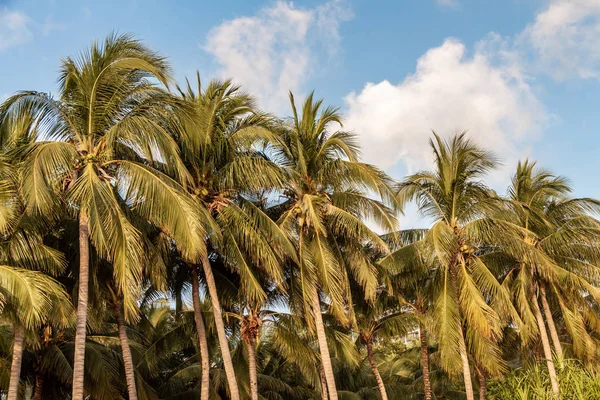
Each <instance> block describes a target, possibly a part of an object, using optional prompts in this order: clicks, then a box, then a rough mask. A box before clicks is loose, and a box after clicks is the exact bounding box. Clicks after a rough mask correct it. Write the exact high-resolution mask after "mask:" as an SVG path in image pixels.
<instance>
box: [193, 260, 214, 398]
mask: <svg viewBox="0 0 600 400" xmlns="http://www.w3.org/2000/svg"><path fill="white" fill-rule="evenodd" d="M192 303H193V306H194V321H195V323H196V333H197V335H198V347H199V348H200V364H201V368H202V371H201V378H200V400H208V396H209V393H210V390H209V389H210V386H209V385H210V360H209V358H208V357H209V355H208V341H207V339H206V327H205V326H204V318H203V317H202V310H201V309H200V282H199V280H198V268H197V266H195V265H194V266H193V267H192Z"/></svg>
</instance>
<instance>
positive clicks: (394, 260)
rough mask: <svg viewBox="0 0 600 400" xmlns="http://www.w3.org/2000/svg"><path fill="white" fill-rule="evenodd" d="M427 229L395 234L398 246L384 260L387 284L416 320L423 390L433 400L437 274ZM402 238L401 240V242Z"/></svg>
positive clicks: (427, 398) (402, 305) (401, 304)
mask: <svg viewBox="0 0 600 400" xmlns="http://www.w3.org/2000/svg"><path fill="white" fill-rule="evenodd" d="M426 233H427V230H425V229H413V230H406V231H401V232H399V235H398V234H397V235H393V236H394V237H393V239H395V240H393V241H392V242H393V244H394V245H395V247H394V249H393V251H392V253H391V254H390V255H388V256H387V257H385V258H384V259H382V260H381V261H380V264H381V265H382V266H384V267H385V268H386V270H387V272H388V274H389V275H391V276H389V277H388V278H387V281H388V285H389V286H390V287H391V289H392V291H393V294H394V296H395V297H396V298H397V299H398V300H399V302H400V306H401V307H402V308H403V309H404V312H406V313H411V314H413V315H414V317H415V318H416V319H417V321H418V322H417V324H418V331H419V345H420V360H421V368H422V370H423V391H424V394H425V399H426V400H432V398H433V392H432V390H431V376H430V371H429V368H430V365H429V364H430V363H429V350H428V337H427V336H428V335H427V330H428V329H427V327H428V326H429V325H430V319H431V318H430V314H431V308H432V297H433V293H432V289H433V283H434V282H433V280H432V278H433V277H434V276H435V274H434V273H433V272H434V271H435V269H434V267H433V265H432V263H433V257H432V254H431V252H429V251H428V248H427V244H426V243H425V242H424V241H423V238H424V236H425V235H426ZM398 239H400V240H398Z"/></svg>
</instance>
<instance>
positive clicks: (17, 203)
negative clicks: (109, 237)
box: [0, 107, 71, 400]
mask: <svg viewBox="0 0 600 400" xmlns="http://www.w3.org/2000/svg"><path fill="white" fill-rule="evenodd" d="M30 122H31V120H16V119H13V118H12V116H11V115H10V114H8V112H7V110H6V108H5V107H0V199H1V201H0V269H1V271H0V306H1V310H2V318H3V319H4V320H5V321H8V322H9V323H11V324H12V326H13V356H12V365H11V375H10V383H9V389H8V397H7V398H8V399H9V400H16V399H17V395H18V387H19V382H20V375H21V363H22V358H23V351H24V348H25V347H24V340H25V334H26V333H29V332H31V331H32V330H34V329H36V328H39V327H40V325H41V324H42V323H44V322H54V323H56V324H63V325H65V324H68V317H67V316H68V315H69V313H70V306H71V304H70V303H69V300H68V299H67V295H66V292H65V291H64V288H63V287H62V286H61V285H60V284H59V283H58V282H56V281H55V280H54V279H52V278H51V277H50V276H47V275H45V274H44V273H42V271H43V272H46V273H51V274H57V273H59V272H62V271H63V270H64V264H65V263H64V257H63V255H62V254H60V252H58V251H56V250H55V249H52V248H51V247H49V246H47V245H46V244H45V243H44V242H43V236H42V232H43V230H44V229H45V228H46V226H44V224H43V221H36V219H34V218H31V217H30V216H29V215H27V214H26V213H25V212H24V209H25V206H24V204H23V201H22V198H21V197H20V196H19V189H20V185H21V179H19V178H20V177H19V174H18V170H19V168H20V167H21V164H22V161H23V151H24V149H26V147H27V146H28V145H29V144H30V143H31V142H32V140H33V137H34V136H33V135H32V134H31V132H30V131H29V130H28V129H27V123H30Z"/></svg>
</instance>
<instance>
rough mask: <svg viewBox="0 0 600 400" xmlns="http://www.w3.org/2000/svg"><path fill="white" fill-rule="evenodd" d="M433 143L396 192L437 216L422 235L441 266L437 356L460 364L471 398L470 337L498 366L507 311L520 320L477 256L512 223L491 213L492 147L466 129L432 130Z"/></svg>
mask: <svg viewBox="0 0 600 400" xmlns="http://www.w3.org/2000/svg"><path fill="white" fill-rule="evenodd" d="M430 144H431V147H432V150H433V154H434V166H435V168H434V170H433V171H422V172H418V173H416V174H413V175H410V176H408V177H406V178H405V179H404V180H403V181H402V182H400V183H399V185H398V199H399V201H400V202H401V203H405V202H407V201H411V200H414V201H415V202H416V203H417V205H418V206H419V210H420V211H421V212H422V213H423V214H424V215H426V216H427V217H429V218H432V219H433V220H434V222H433V225H432V226H431V228H430V229H429V231H428V232H427V234H426V235H425V238H424V239H423V240H424V242H425V243H426V244H427V246H428V247H429V251H431V252H432V254H433V257H434V264H435V267H436V276H435V278H434V280H435V283H434V285H435V289H434V291H435V297H434V307H433V317H434V328H435V333H436V336H437V338H438V343H439V353H440V363H441V365H442V367H443V368H444V369H445V370H446V371H449V372H456V371H457V366H462V374H463V378H464V384H465V391H466V395H467V399H468V400H473V399H474V393H473V384H472V381H471V367H470V365H469V352H468V350H467V344H468V346H469V348H470V349H471V352H472V354H473V357H474V358H475V360H477V361H478V362H480V363H483V364H484V365H485V367H486V370H488V371H493V372H496V373H501V372H502V371H503V370H504V369H505V363H504V361H503V360H502V357H501V354H500V349H499V348H498V346H497V342H498V340H499V339H500V338H501V337H502V328H503V326H504V323H505V321H506V319H507V318H509V317H510V318H511V319H512V320H513V321H516V322H520V321H517V320H518V316H516V313H515V312H514V310H513V309H512V305H511V303H510V298H509V295H508V293H507V291H506V289H505V288H504V287H502V286H501V285H500V284H499V283H498V281H497V280H496V277H495V276H494V275H493V274H492V273H491V272H490V271H489V270H488V268H487V266H486V265H485V264H484V262H483V261H482V259H481V258H480V257H479V250H480V248H481V247H482V246H485V245H490V243H492V242H493V240H497V238H498V237H499V236H500V237H502V236H504V235H506V233H505V232H504V231H503V230H504V229H508V228H506V227H505V226H504V225H502V224H499V223H497V222H495V221H493V220H491V219H490V218H489V214H490V212H491V211H494V210H496V209H497V208H499V207H501V205H500V204H501V203H500V202H499V200H497V197H496V195H495V194H494V193H493V192H492V191H491V190H490V189H488V188H487V187H486V186H485V185H484V183H483V182H482V181H481V178H482V176H483V175H484V174H485V173H486V172H488V171H490V170H491V169H493V168H494V167H495V166H496V160H495V158H494V157H493V155H492V154H491V153H489V152H487V151H485V150H483V149H481V148H479V147H478V146H477V145H475V144H474V143H472V142H471V141H470V140H468V139H467V138H466V136H465V134H464V133H463V134H460V135H456V136H454V137H453V138H452V139H451V140H450V141H444V140H443V139H441V138H440V137H439V136H438V135H437V134H435V133H434V137H433V139H432V140H431V141H430ZM490 299H493V304H490V303H489V300H490ZM465 333H466V336H467V339H466V338H465ZM467 340H468V343H467Z"/></svg>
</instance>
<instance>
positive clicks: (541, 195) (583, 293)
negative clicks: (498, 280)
mask: <svg viewBox="0 0 600 400" xmlns="http://www.w3.org/2000/svg"><path fill="white" fill-rule="evenodd" d="M570 191H571V188H570V186H569V184H568V182H567V180H566V179H565V178H563V177H560V176H555V175H553V174H551V173H550V172H548V171H547V170H544V169H540V168H537V167H536V163H535V162H530V161H528V160H526V161H524V162H519V164H518V165H517V170H516V172H515V174H514V176H513V178H512V182H511V185H510V187H509V189H508V201H509V203H508V206H509V211H510V212H509V213H508V214H507V215H506V217H505V218H506V219H507V220H509V221H510V222H511V223H514V224H515V225H518V226H519V227H520V228H522V233H521V236H520V237H519V239H521V240H522V241H523V243H525V244H526V247H527V252H526V253H523V254H521V255H520V257H519V256H518V255H517V256H516V257H513V261H512V265H511V267H510V268H508V269H506V268H504V267H503V266H502V265H501V266H500V270H501V271H502V274H503V277H504V284H505V285H506V286H507V287H509V288H510V289H511V292H512V293H513V296H514V301H515V304H517V306H518V309H519V313H520V315H521V318H522V319H523V321H525V322H526V323H528V324H529V325H531V326H533V327H535V328H537V331H538V334H539V337H540V338H541V342H542V348H543V350H544V357H545V359H546V363H547V366H548V371H549V376H550V382H551V385H552V390H553V392H554V393H555V395H558V393H559V385H558V379H557V375H556V370H555V366H554V361H553V356H552V349H551V346H550V341H549V338H548V331H549V332H550V337H551V339H552V343H553V345H554V351H555V353H556V355H557V356H558V357H562V346H561V342H560V339H559V336H558V332H557V329H556V325H555V322H554V318H553V316H552V311H551V309H550V305H549V302H548V294H551V295H552V297H553V298H554V299H556V302H557V303H558V305H559V309H560V310H561V312H562V313H561V314H562V318H563V319H564V321H565V325H566V327H567V330H568V331H569V333H570V334H571V337H572V339H573V349H574V350H575V353H576V355H577V356H580V357H582V358H583V359H584V360H585V359H588V360H589V359H590V357H593V356H592V354H595V353H596V346H595V344H594V341H593V340H592V339H591V336H590V335H589V333H588V332H587V331H588V329H590V328H592V329H593V326H594V324H590V323H589V322H585V321H591V320H594V319H596V320H597V317H595V315H594V313H588V312H587V311H583V312H582V311H581V310H590V309H591V308H593V307H594V306H595V304H598V303H597V301H598V299H599V297H598V295H599V294H600V293H599V292H598V289H597V288H596V287H597V285H598V283H600V281H598V278H597V273H596V272H595V270H596V268H597V267H596V266H597V265H599V263H600V252H599V251H598V244H600V229H599V228H600V222H599V221H598V220H596V219H595V218H593V217H592V216H591V215H589V213H590V212H595V213H598V212H599V211H600V203H599V202H598V201H596V200H593V199H588V198H579V199H573V198H569V197H568V194H569V193H570ZM500 260H501V259H500ZM544 317H545V320H546V321H545V322H546V324H547V325H548V329H546V324H545V323H544Z"/></svg>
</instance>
